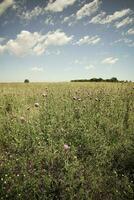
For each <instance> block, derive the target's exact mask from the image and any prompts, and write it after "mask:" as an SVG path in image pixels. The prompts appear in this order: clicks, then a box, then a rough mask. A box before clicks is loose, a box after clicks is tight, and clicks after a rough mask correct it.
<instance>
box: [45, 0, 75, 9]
mask: <svg viewBox="0 0 134 200" xmlns="http://www.w3.org/2000/svg"><path fill="white" fill-rule="evenodd" d="M75 1H76V0H55V1H51V0H49V3H48V5H47V6H46V8H45V10H46V11H51V12H62V11H63V10H64V9H65V8H67V7H68V6H71V5H73V4H74V3H75Z"/></svg>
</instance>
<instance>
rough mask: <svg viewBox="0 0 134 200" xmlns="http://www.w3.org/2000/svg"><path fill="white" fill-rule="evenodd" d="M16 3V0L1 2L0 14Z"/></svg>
mask: <svg viewBox="0 0 134 200" xmlns="http://www.w3.org/2000/svg"><path fill="white" fill-rule="evenodd" d="M13 5H14V0H4V1H2V2H1V3H0V16H1V15H2V14H3V13H4V12H5V11H6V10H7V9H8V8H10V7H12V6H13Z"/></svg>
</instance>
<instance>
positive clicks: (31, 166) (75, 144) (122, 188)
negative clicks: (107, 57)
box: [0, 83, 134, 200]
mask: <svg viewBox="0 0 134 200" xmlns="http://www.w3.org/2000/svg"><path fill="white" fill-rule="evenodd" d="M133 86H134V85H133V83H57V84H56V83H55V84H47V83H46V84H43V83H42V84H0V198H1V200H5V199H9V200H36V199H39V200H48V199H49V200H51V199H53V200H54V199H55V200H56V199H57V200H60V199H63V200H75V199H76V200H126V199H130V200H131V199H133V198H134V182H133V180H134V135H133V134H134V114H133V113H134V112H133V111H134V103H133V102H134V90H133ZM43 94H45V95H43ZM37 104H38V106H36V105H37Z"/></svg>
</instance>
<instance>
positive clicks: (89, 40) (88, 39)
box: [76, 35, 101, 45]
mask: <svg viewBox="0 0 134 200" xmlns="http://www.w3.org/2000/svg"><path fill="white" fill-rule="evenodd" d="M100 40H101V38H100V37H99V36H97V35H95V36H84V37H83V38H81V39H80V40H79V41H78V42H76V44H78V45H83V44H88V45H95V44H97V43H98V42H100Z"/></svg>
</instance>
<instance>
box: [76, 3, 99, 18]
mask: <svg viewBox="0 0 134 200" xmlns="http://www.w3.org/2000/svg"><path fill="white" fill-rule="evenodd" d="M100 4H101V1H100V0H94V1H92V2H90V3H88V4H85V5H84V6H83V7H81V8H80V9H79V10H78V11H77V13H76V18H77V19H82V18H83V17H85V16H91V15H92V14H93V13H95V12H97V11H98V9H99V6H100Z"/></svg>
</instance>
